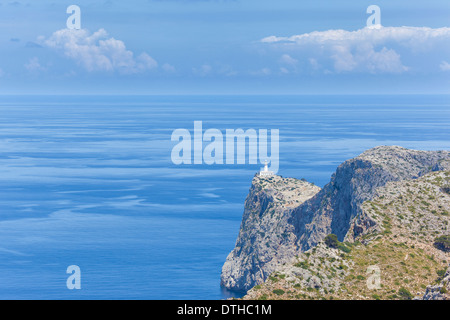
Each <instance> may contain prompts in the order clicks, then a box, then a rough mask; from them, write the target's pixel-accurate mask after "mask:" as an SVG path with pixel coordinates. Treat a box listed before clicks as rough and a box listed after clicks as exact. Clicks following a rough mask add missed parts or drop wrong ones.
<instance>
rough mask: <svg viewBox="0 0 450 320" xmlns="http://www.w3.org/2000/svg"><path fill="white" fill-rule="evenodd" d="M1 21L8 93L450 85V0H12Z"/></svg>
mask: <svg viewBox="0 0 450 320" xmlns="http://www.w3.org/2000/svg"><path fill="white" fill-rule="evenodd" d="M70 5H77V6H78V7H79V8H80V10H81V13H80V18H81V19H80V21H81V25H80V29H77V30H73V29H69V28H68V27H67V20H68V18H69V17H70V16H71V14H68V13H67V8H68V7H69V6H70ZM370 5H377V6H378V7H379V8H380V19H381V21H380V22H381V26H379V27H378V28H374V27H370V28H369V27H368V26H367V20H368V18H369V17H370V16H371V15H372V14H373V12H370V13H367V8H368V7H369V6H370ZM0 28H1V31H0V48H1V50H0V94H274V95H276V94H411V93H414V94H449V93H450V91H449V88H450V86H449V85H450V2H449V1H448V0H429V1H423V0H420V1H418V0H396V1H392V0H377V1H374V0H370V1H366V0H358V1H354V0H343V1H336V0H315V1H310V0H303V1H299V0H280V1H268V0H135V1H132V0H130V1H118V0H100V1H88V0H70V1H65V0H59V1H47V0H36V1H30V0H20V1H14V0H9V1H4V0H3V1H2V0H0Z"/></svg>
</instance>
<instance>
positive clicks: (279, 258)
mask: <svg viewBox="0 0 450 320" xmlns="http://www.w3.org/2000/svg"><path fill="white" fill-rule="evenodd" d="M319 190H320V188H319V187H317V186H315V185H313V184H311V183H308V182H306V181H302V180H297V179H288V178H282V177H279V176H271V177H260V176H255V177H254V178H253V181H252V185H251V188H250V191H249V194H248V196H247V199H246V200H245V210H244V215H243V217H242V223H241V228H240V230H239V235H238V239H237V241H236V246H235V248H234V250H233V251H232V252H231V253H230V254H229V255H228V257H227V260H226V262H225V264H224V266H223V268H222V275H221V284H222V286H225V287H226V288H228V289H232V290H245V291H246V290H248V289H250V288H251V287H253V286H254V285H255V284H258V283H262V282H264V280H265V279H266V278H267V277H268V275H270V274H271V273H272V272H273V271H274V270H275V268H276V267H277V266H278V265H281V264H283V263H287V262H289V261H290V260H291V259H292V257H294V256H295V254H296V253H297V248H296V247H295V245H294V243H295V240H296V239H295V235H294V233H293V231H294V227H293V226H292V225H290V224H289V222H288V219H289V218H290V216H291V213H290V212H291V210H292V208H294V207H297V206H298V205H299V204H301V203H303V202H304V201H305V200H307V199H309V198H311V197H312V196H314V195H315V194H316V193H317V192H318V191H319Z"/></svg>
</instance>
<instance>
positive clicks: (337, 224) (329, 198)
mask: <svg viewBox="0 0 450 320" xmlns="http://www.w3.org/2000/svg"><path fill="white" fill-rule="evenodd" d="M448 168H450V153H449V152H447V151H417V150H408V149H405V148H401V147H397V146H392V147H388V146H381V147H376V148H373V149H370V150H368V151H366V152H364V153H363V154H361V155H360V156H358V157H356V158H354V159H351V160H347V161H345V162H344V163H343V164H341V165H340V166H339V167H338V168H337V170H336V173H334V174H333V176H332V177H331V181H330V183H328V184H327V185H326V186H325V187H324V188H323V189H322V190H320V189H319V188H318V187H315V186H313V185H311V184H309V183H307V182H305V181H300V180H296V179H283V178H281V177H278V176H275V177H272V178H270V179H268V178H263V179H261V178H259V177H255V178H254V179H253V181H252V187H251V189H250V193H249V195H248V197H247V199H246V202H245V210H244V215H243V219H242V224H241V229H240V231H239V236H238V239H237V242H236V247H235V249H234V250H233V251H232V252H231V253H230V255H229V256H228V257H227V260H226V262H225V264H224V266H223V268H222V275H221V284H222V285H223V286H224V287H226V288H229V289H232V290H248V289H250V288H252V287H253V286H255V285H257V284H260V283H263V282H264V281H265V280H266V279H267V278H268V277H269V275H270V274H271V273H273V272H274V271H275V270H276V269H277V268H279V267H280V266H283V264H289V263H291V262H292V259H294V258H295V257H296V256H299V254H300V253H301V252H304V251H307V250H310V249H311V248H314V247H315V246H317V244H319V243H320V242H321V241H322V240H323V239H324V238H325V237H326V236H327V235H328V234H331V233H333V234H336V235H337V236H338V239H339V240H340V241H343V240H347V241H354V239H355V238H360V237H361V236H363V235H365V234H367V233H368V232H369V231H371V232H374V231H379V230H380V229H381V228H382V224H380V221H378V220H377V219H375V218H374V216H373V215H370V214H368V212H367V211H364V210H362V204H363V203H364V202H365V201H367V200H371V199H372V198H373V197H374V196H375V195H376V191H377V189H378V188H380V187H383V186H385V185H386V184H387V183H388V182H394V181H403V180H411V179H417V178H418V177H421V176H423V175H425V174H427V173H429V172H432V171H438V170H444V169H448ZM266 179H267V180H266Z"/></svg>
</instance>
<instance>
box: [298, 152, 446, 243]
mask: <svg viewBox="0 0 450 320" xmlns="http://www.w3.org/2000/svg"><path fill="white" fill-rule="evenodd" d="M449 160H450V154H449V152H446V151H435V152H434V151H417V150H408V149H405V148H401V147H396V146H394V147H386V146H382V147H376V148H373V149H370V150H368V151H366V152H364V153H363V154H361V155H360V156H358V157H356V158H354V159H351V160H347V161H345V162H344V163H343V164H341V165H340V166H339V167H338V168H337V170H336V173H335V174H333V176H332V177H331V181H330V183H328V184H327V185H326V186H325V187H324V188H323V190H321V192H319V193H318V194H317V195H316V196H315V197H314V198H312V199H311V200H309V201H307V202H305V203H304V204H303V205H300V206H299V207H298V208H296V209H295V210H294V212H293V215H292V224H294V225H295V228H296V229H295V232H296V234H297V235H298V240H297V241H298V246H299V247H300V248H301V249H302V250H308V249H309V248H311V247H313V246H315V245H316V244H317V243H318V242H320V241H321V240H322V239H323V238H324V237H325V236H326V235H328V234H330V233H333V234H336V235H337V236H338V239H339V240H340V241H342V240H344V238H345V237H346V235H347V232H348V231H349V228H350V222H351V221H352V220H353V218H355V217H357V216H358V215H359V214H361V208H360V206H361V204H362V203H363V202H364V201H365V200H368V199H371V198H372V197H373V196H374V194H375V192H376V189H377V188H379V187H382V186H384V185H385V184H386V183H387V182H389V181H400V180H408V179H416V178H418V177H420V176H422V175H424V174H426V173H428V172H431V171H438V170H443V169H445V168H449ZM360 222H361V223H362V224H367V227H370V226H371V225H372V224H373V222H372V221H371V220H370V219H369V220H364V219H361V220H360ZM359 230H360V229H359V228H355V229H354V232H355V234H354V235H352V236H357V235H358V234H357V233H358V231H359Z"/></svg>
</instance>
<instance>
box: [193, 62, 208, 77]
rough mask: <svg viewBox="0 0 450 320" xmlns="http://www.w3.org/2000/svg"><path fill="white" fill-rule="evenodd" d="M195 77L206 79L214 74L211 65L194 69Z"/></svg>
mask: <svg viewBox="0 0 450 320" xmlns="http://www.w3.org/2000/svg"><path fill="white" fill-rule="evenodd" d="M192 72H194V74H195V75H198V76H201V77H205V76H207V75H209V74H210V73H211V72H212V67H211V66H210V65H209V64H204V65H202V66H201V67H200V68H192Z"/></svg>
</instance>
